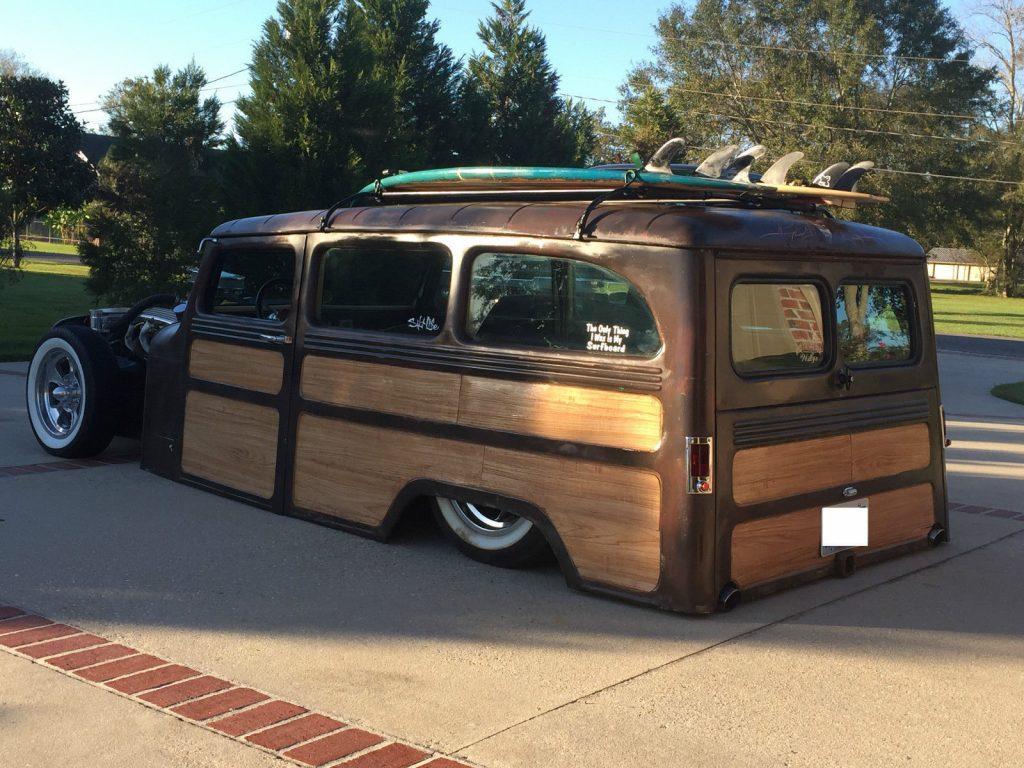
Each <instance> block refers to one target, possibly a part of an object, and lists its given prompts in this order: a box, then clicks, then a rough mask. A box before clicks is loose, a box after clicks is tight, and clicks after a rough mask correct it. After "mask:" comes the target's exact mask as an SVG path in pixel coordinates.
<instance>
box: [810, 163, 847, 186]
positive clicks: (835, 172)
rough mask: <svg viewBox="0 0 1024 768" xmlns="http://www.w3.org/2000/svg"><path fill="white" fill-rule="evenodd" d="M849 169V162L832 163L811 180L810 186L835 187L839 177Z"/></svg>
mask: <svg viewBox="0 0 1024 768" xmlns="http://www.w3.org/2000/svg"><path fill="white" fill-rule="evenodd" d="M848 170H850V164H849V163H833V164H832V165H830V166H829V167H828V168H826V169H825V170H824V171H822V172H821V173H819V174H818V175H817V176H815V177H814V178H813V179H812V180H811V186H815V187H824V188H825V189H835V183H836V182H837V181H839V177H840V176H842V175H843V174H844V173H846V172H847V171H848Z"/></svg>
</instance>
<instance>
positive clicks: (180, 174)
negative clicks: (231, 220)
mask: <svg viewBox="0 0 1024 768" xmlns="http://www.w3.org/2000/svg"><path fill="white" fill-rule="evenodd" d="M205 86H206V75H205V74H204V72H203V70H202V69H200V68H199V67H197V66H196V65H195V64H191V65H189V66H187V67H185V68H184V69H182V70H180V71H178V72H176V73H174V74H172V73H171V70H170V69H169V68H167V67H158V68H157V69H156V70H155V71H154V72H153V75H152V77H141V78H136V79H133V80H126V81H124V82H123V83H121V84H120V85H118V86H117V87H116V88H114V89H113V91H111V92H110V94H108V95H107V97H106V99H105V100H104V104H103V106H104V109H105V111H106V112H107V114H108V115H110V121H109V123H108V125H107V129H108V130H109V132H110V133H111V135H113V136H114V139H115V141H114V144H113V146H112V147H111V150H110V153H109V154H108V155H107V157H106V158H104V160H103V161H102V162H101V164H100V168H99V171H100V179H99V191H98V194H97V199H96V201H95V202H93V203H92V204H90V206H89V207H88V208H87V210H86V229H87V235H88V241H87V242H82V243H81V244H80V245H79V251H80V253H81V256H82V261H83V262H84V263H85V264H86V265H87V266H89V267H90V276H89V281H88V286H89V289H90V290H91V291H93V292H94V293H96V294H98V295H101V296H106V297H108V298H110V299H112V300H114V301H118V302H125V303H132V302H134V301H136V300H137V299H139V298H140V297H141V296H144V295H146V294H151V293H156V292H158V291H182V290H184V289H185V287H186V282H187V271H186V270H187V268H188V267H189V266H191V265H192V264H193V263H194V258H195V249H196V245H197V244H198V243H199V240H200V239H201V238H202V237H204V236H205V235H206V234H207V233H209V231H210V229H211V228H212V227H213V226H214V225H215V224H217V222H218V220H219V219H220V218H221V217H222V213H221V211H220V210H219V208H218V206H217V204H216V186H215V183H214V177H213V172H212V165H213V153H214V151H215V150H216V149H217V147H218V146H219V145H220V142H221V139H220V134H221V131H222V130H223V124H222V123H221V122H220V119H219V117H218V115H219V112H220V102H219V101H218V99H217V98H216V97H215V96H210V97H208V98H204V97H203V95H202V89H203V88H204V87H205ZM95 243H98V244H95Z"/></svg>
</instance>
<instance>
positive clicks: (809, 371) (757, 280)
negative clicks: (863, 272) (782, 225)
mask: <svg viewBox="0 0 1024 768" xmlns="http://www.w3.org/2000/svg"><path fill="white" fill-rule="evenodd" d="M738 285H780V286H793V285H812V286H814V287H815V288H817V289H818V301H819V302H820V304H821V324H822V329H821V331H822V352H823V354H822V359H821V363H819V364H818V365H816V366H815V367H813V368H800V369H797V370H785V369H771V370H763V371H762V370H758V371H741V370H740V369H739V368H737V367H736V354H735V350H734V349H733V309H732V308H733V295H734V293H735V290H736V286H738ZM832 296H833V294H832V288H831V286H830V285H829V283H828V281H827V280H825V279H824V278H823V277H822V276H820V275H807V276H799V275H798V276H795V277H790V276H786V277H785V278H781V276H780V275H740V276H738V277H737V278H736V279H735V280H733V281H732V283H731V284H730V285H729V311H728V315H727V316H728V319H729V324H728V327H729V367H730V368H732V371H733V373H734V374H736V376H738V377H739V378H741V379H753V380H765V379H793V378H803V377H812V376H820V375H821V374H822V373H828V372H830V371H831V370H832V368H833V366H834V365H835V363H836V359H837V351H836V349H837V346H836V329H835V322H836V320H835V299H834V298H832ZM826 307H831V308H832V309H831V311H828V312H826V311H825V309H826Z"/></svg>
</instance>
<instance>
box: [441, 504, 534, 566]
mask: <svg viewBox="0 0 1024 768" xmlns="http://www.w3.org/2000/svg"><path fill="white" fill-rule="evenodd" d="M435 501H436V503H437V506H436V509H437V520H438V523H439V524H440V525H441V528H442V529H443V530H444V531H445V533H446V534H447V535H448V537H449V538H450V539H451V540H452V541H453V542H454V543H455V546H456V547H458V548H459V550H460V551H461V552H463V553H464V554H466V555H468V556H469V557H471V558H473V559H474V560H479V561H480V562H482V563H487V564H489V565H496V566H499V567H501V568H525V567H526V566H529V565H533V564H534V563H536V562H538V561H539V560H541V559H542V558H543V557H544V556H545V555H546V554H547V552H548V545H547V542H546V541H545V540H544V536H543V535H542V534H541V532H540V531H539V530H538V529H537V526H536V525H534V524H533V523H532V522H530V521H529V520H527V519H526V518H525V517H519V516H518V515H516V514H514V513H512V512H509V511H507V510H504V509H499V508H498V507H488V506H485V505H482V504H473V503H471V502H468V501H461V500H459V499H451V498H446V497H443V496H438V497H437V498H436V500H435Z"/></svg>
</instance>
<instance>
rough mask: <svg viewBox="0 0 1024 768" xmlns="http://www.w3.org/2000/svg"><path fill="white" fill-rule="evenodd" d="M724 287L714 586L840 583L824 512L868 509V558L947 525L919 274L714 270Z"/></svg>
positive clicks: (796, 263)
mask: <svg viewBox="0 0 1024 768" xmlns="http://www.w3.org/2000/svg"><path fill="white" fill-rule="evenodd" d="M715 283H716V287H715V293H716V301H717V306H718V310H717V313H716V316H717V320H716V324H717V334H716V337H717V342H716V344H717V350H716V351H717V355H716V357H717V362H716V378H717V386H716V403H717V411H718V413H717V434H716V438H717V439H716V443H717V448H716V459H717V463H718V464H717V465H718V468H719V475H718V484H717V511H718V531H719V533H718V541H719V543H720V552H719V558H718V563H719V579H720V583H722V584H724V583H726V582H728V581H733V582H735V583H736V584H737V585H739V586H740V587H741V588H743V589H745V590H750V589H754V588H757V587H758V586H761V585H765V584H768V583H769V582H775V581H778V580H780V579H784V578H787V577H790V576H795V575H798V574H806V573H809V572H822V573H823V572H827V571H828V570H830V569H832V568H833V567H834V565H835V563H834V560H835V554H834V553H835V551H836V550H834V549H833V550H828V549H825V548H823V540H822V508H823V507H837V506H838V507H864V506H866V507H867V510H868V511H867V515H866V516H867V521H868V524H867V527H868V531H867V541H868V543H867V546H865V547H856V548H850V549H851V551H853V552H854V553H855V554H857V556H858V558H859V559H863V558H864V556H865V555H866V553H869V552H882V551H885V550H890V549H892V548H894V547H900V546H903V545H908V544H911V543H916V542H920V541H922V540H924V539H925V538H926V537H927V536H928V533H929V531H930V530H931V529H932V526H933V525H934V524H935V523H936V521H937V520H939V519H941V520H943V523H942V524H943V526H944V525H945V523H944V519H945V489H944V484H943V475H942V447H941V441H942V435H941V429H939V428H938V425H939V424H940V413H939V393H938V386H937V370H936V364H935V349H934V337H933V333H932V328H931V311H930V307H929V299H928V293H927V282H926V278H925V273H924V270H923V267H922V265H921V263H920V262H918V261H913V260H906V261H899V260H882V259H877V260H869V259H864V258H861V259H859V260H858V261H855V262H851V261H847V260H843V259H837V258H832V259H829V260H820V261H801V260H795V259H794V260H786V259H782V258H777V259H765V258H764V257H763V256H761V257H759V258H757V259H756V260H755V259H753V258H750V259H746V258H741V257H735V258H734V257H719V258H718V259H717V262H716V268H715ZM839 514H840V516H841V517H843V518H844V519H849V518H851V517H855V516H857V515H863V513H862V512H852V511H845V510H841V511H840V513H839ZM844 549H845V548H844ZM844 560H845V558H844Z"/></svg>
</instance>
